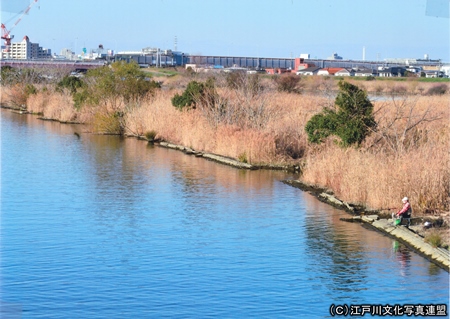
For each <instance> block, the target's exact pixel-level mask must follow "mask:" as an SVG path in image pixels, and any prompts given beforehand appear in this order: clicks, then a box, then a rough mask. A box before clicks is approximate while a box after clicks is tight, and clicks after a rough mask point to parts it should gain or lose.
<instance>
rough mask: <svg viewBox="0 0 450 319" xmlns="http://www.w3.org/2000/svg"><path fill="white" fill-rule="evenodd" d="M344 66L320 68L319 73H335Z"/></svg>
mask: <svg viewBox="0 0 450 319" xmlns="http://www.w3.org/2000/svg"><path fill="white" fill-rule="evenodd" d="M342 69H343V68H324V69H320V70H319V72H317V75H335V74H336V72H339V71H341V70H342Z"/></svg>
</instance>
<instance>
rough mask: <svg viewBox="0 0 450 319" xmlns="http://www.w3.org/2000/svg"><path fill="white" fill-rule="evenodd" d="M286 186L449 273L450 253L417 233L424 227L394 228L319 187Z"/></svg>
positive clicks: (291, 182) (296, 182) (290, 182)
mask: <svg viewBox="0 0 450 319" xmlns="http://www.w3.org/2000/svg"><path fill="white" fill-rule="evenodd" d="M283 182H284V183H285V184H288V185H290V186H293V187H296V188H299V189H301V190H303V191H306V192H308V193H310V194H312V195H314V196H315V197H317V198H318V199H319V200H320V201H322V202H324V203H327V204H330V205H332V206H334V207H336V208H339V209H342V210H345V211H347V212H348V213H350V214H352V215H353V216H350V217H349V218H341V220H343V221H351V222H360V223H363V224H365V225H368V226H370V227H371V228H373V229H375V230H377V231H379V232H381V233H383V234H385V235H387V236H390V237H392V238H394V239H396V240H398V241H399V242H402V243H404V244H405V245H407V246H409V247H410V248H411V249H413V250H414V251H416V252H417V253H419V254H420V255H422V256H424V257H425V258H427V259H428V260H430V261H431V262H433V263H434V264H436V265H438V266H440V267H441V268H443V269H445V270H446V271H449V267H450V252H449V251H448V250H447V249H443V248H438V247H433V246H432V245H430V244H429V243H427V242H425V239H424V238H423V237H422V236H420V235H419V234H418V233H417V231H416V230H417V229H418V227H423V226H422V225H417V226H410V227H409V228H408V227H406V226H400V225H399V226H394V223H393V220H392V219H389V218H380V215H379V214H374V212H376V211H368V210H367V209H365V208H364V207H362V206H358V205H355V204H352V203H347V202H345V201H341V200H339V199H338V198H336V197H335V196H334V195H333V194H332V192H330V191H328V190H326V189H324V188H321V187H317V186H315V185H309V184H307V183H304V182H301V181H299V180H286V181H283Z"/></svg>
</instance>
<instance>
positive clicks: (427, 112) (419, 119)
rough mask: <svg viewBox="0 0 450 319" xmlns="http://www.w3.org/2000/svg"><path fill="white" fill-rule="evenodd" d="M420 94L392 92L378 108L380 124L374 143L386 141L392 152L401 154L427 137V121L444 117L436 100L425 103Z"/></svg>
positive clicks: (385, 143) (384, 142)
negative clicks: (434, 103)
mask: <svg viewBox="0 0 450 319" xmlns="http://www.w3.org/2000/svg"><path fill="white" fill-rule="evenodd" d="M419 98H420V97H418V96H411V95H407V94H397V95H394V94H391V95H390V96H389V99H388V100H386V101H384V102H382V104H381V105H380V107H379V108H378V109H377V110H376V111H375V112H374V114H375V116H376V117H377V122H378V126H377V129H376V130H375V131H374V132H373V133H374V134H375V136H376V139H375V140H374V142H373V143H372V145H371V146H370V147H374V146H375V145H378V144H380V143H382V144H383V145H385V146H387V147H388V148H389V149H390V150H391V151H392V152H394V153H396V154H400V153H402V152H405V151H408V150H409V149H411V148H412V147H415V146H418V145H419V144H420V143H421V142H423V141H424V139H426V137H427V130H426V129H425V128H423V126H424V124H425V123H429V122H433V121H437V120H440V119H442V117H443V114H442V112H439V111H436V110H435V109H436V107H435V105H433V104H432V103H430V104H427V105H426V106H425V107H421V106H420V105H419V103H418V100H419Z"/></svg>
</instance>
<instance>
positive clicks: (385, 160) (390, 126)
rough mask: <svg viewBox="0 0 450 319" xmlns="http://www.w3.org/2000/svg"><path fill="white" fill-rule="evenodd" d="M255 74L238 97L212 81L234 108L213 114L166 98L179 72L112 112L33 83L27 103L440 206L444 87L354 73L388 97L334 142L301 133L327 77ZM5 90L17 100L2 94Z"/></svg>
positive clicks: (371, 194)
mask: <svg viewBox="0 0 450 319" xmlns="http://www.w3.org/2000/svg"><path fill="white" fill-rule="evenodd" d="M263 80H264V81H265V82H264V83H263V84H264V85H265V87H266V89H265V90H264V92H261V93H260V95H259V96H258V97H249V96H237V95H236V94H238V93H236V92H230V91H229V90H228V89H226V88H220V89H219V90H218V94H219V95H220V98H221V99H222V100H228V103H227V104H226V106H227V107H230V110H232V112H231V113H233V114H231V113H227V112H228V111H230V110H228V111H225V112H222V113H221V117H217V118H215V120H214V121H213V120H211V116H215V115H217V114H214V112H209V111H208V112H206V111H205V109H202V108H200V107H199V108H197V109H192V110H184V111H179V110H177V109H176V108H175V107H173V106H172V104H171V98H172V97H173V96H174V94H175V93H180V91H181V89H182V88H180V86H179V85H178V84H176V85H175V84H174V83H186V82H187V81H185V79H184V78H178V77H172V78H171V81H176V82H171V87H172V84H173V86H174V87H177V88H176V89H173V88H170V87H169V88H168V89H166V90H161V91H159V92H158V93H157V94H156V95H155V96H151V97H148V98H147V99H143V100H142V101H140V102H139V103H138V104H135V105H126V104H124V105H123V107H122V109H121V110H119V111H120V112H123V117H120V119H119V120H118V118H117V116H116V117H114V113H111V112H112V111H111V110H112V109H111V108H108V105H107V104H106V105H105V108H104V109H100V108H89V107H83V108H82V109H81V111H77V112H76V111H75V108H74V107H73V102H72V100H71V98H70V96H68V95H64V94H62V93H57V92H45V91H42V90H41V91H39V92H38V93H37V94H32V95H30V96H28V100H27V108H28V110H30V111H32V112H35V113H41V114H43V116H44V117H47V118H54V119H57V120H61V121H64V122H67V121H74V120H75V121H77V122H82V123H91V124H92V129H93V130H95V131H103V132H108V130H110V129H111V127H112V128H113V131H114V130H115V129H116V127H115V126H114V125H116V124H119V125H120V127H119V128H117V130H122V131H123V133H124V134H125V135H130V136H144V135H145V134H146V133H147V132H155V133H156V136H155V138H157V139H162V140H166V141H170V142H172V143H177V144H182V145H184V146H186V147H191V148H193V149H195V150H198V151H204V152H211V153H216V154H221V155H224V156H229V157H232V158H236V159H241V160H245V161H248V162H250V163H278V164H281V163H283V164H284V163H291V164H294V163H299V162H302V166H303V167H304V169H303V175H302V176H301V178H302V179H303V180H304V181H306V182H309V183H313V184H319V185H321V186H324V187H328V188H330V189H332V190H333V191H334V192H335V194H336V195H337V196H338V197H340V198H342V199H343V200H346V201H350V202H356V203H360V204H363V205H367V206H370V207H373V208H382V207H397V206H399V200H400V199H401V198H402V197H404V196H408V197H410V198H411V202H412V206H413V209H414V211H415V213H421V212H422V213H423V212H431V213H439V212H441V211H448V210H449V193H450V189H449V188H450V186H449V185H450V171H449V167H450V166H449V157H448V150H449V149H450V148H449V146H450V145H449V133H450V129H449V119H450V117H449V106H450V105H449V96H448V93H447V94H444V95H426V94H425V93H426V92H428V90H429V89H430V88H432V87H433V85H435V84H433V83H425V82H418V81H404V82H401V84H399V83H396V82H394V81H381V82H380V81H358V82H357V83H356V85H358V86H363V87H364V88H365V89H366V90H367V91H372V92H375V91H377V90H380V91H381V92H383V93H385V94H388V98H386V99H385V100H382V101H379V102H376V103H375V113H374V114H375V119H376V121H377V122H378V129H377V131H375V132H373V133H372V135H371V136H370V137H369V138H368V139H367V140H366V141H365V142H364V143H363V145H361V147H360V148H358V149H356V148H348V149H343V148H340V147H338V146H336V144H335V143H333V140H332V139H329V140H328V141H327V142H326V143H325V144H324V145H320V146H314V145H310V144H309V143H308V142H307V137H306V134H305V125H306V123H307V122H308V120H309V119H310V118H311V117H312V116H313V115H314V114H316V113H317V112H320V111H321V110H322V108H323V106H330V105H332V104H333V102H334V96H335V93H333V91H335V89H336V87H335V84H336V82H335V81H333V80H332V79H330V78H324V77H311V78H306V79H302V81H304V83H303V85H304V88H305V92H309V93H304V94H291V93H281V92H276V89H274V84H273V81H271V80H267V79H266V78H264V79H263ZM183 81H185V82H183ZM350 81H355V80H350ZM399 85H400V86H399ZM446 85H447V84H446ZM1 92H2V104H8V103H16V104H17V101H19V100H20V101H21V99H22V98H23V95H22V92H21V91H20V90H18V88H15V91H14V90H13V89H9V91H8V88H4V87H2V88H1ZM420 92H422V93H424V94H420ZM447 92H448V91H447ZM14 94H16V95H17V99H16V101H14V99H13V98H11V97H14ZM411 96H413V97H411ZM8 99H10V101H8ZM238 100H240V101H244V102H245V104H240V103H237V102H236V101H238ZM224 105H225V104H224ZM243 105H245V107H243ZM249 110H250V111H251V112H249ZM113 111H114V112H117V111H118V110H116V109H114V110H113ZM111 114H112V115H113V117H111ZM416 122H417V123H416ZM100 124H102V125H103V124H104V125H105V127H100V126H99V125H100Z"/></svg>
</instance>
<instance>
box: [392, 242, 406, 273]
mask: <svg viewBox="0 0 450 319" xmlns="http://www.w3.org/2000/svg"><path fill="white" fill-rule="evenodd" d="M392 251H393V253H394V255H395V257H396V259H397V261H398V264H399V267H398V268H399V273H400V275H401V276H402V277H406V276H407V275H409V274H408V273H407V271H408V269H409V267H410V263H411V251H410V250H409V249H408V248H407V247H406V246H405V245H403V244H400V243H399V242H398V241H396V240H393V241H392Z"/></svg>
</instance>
